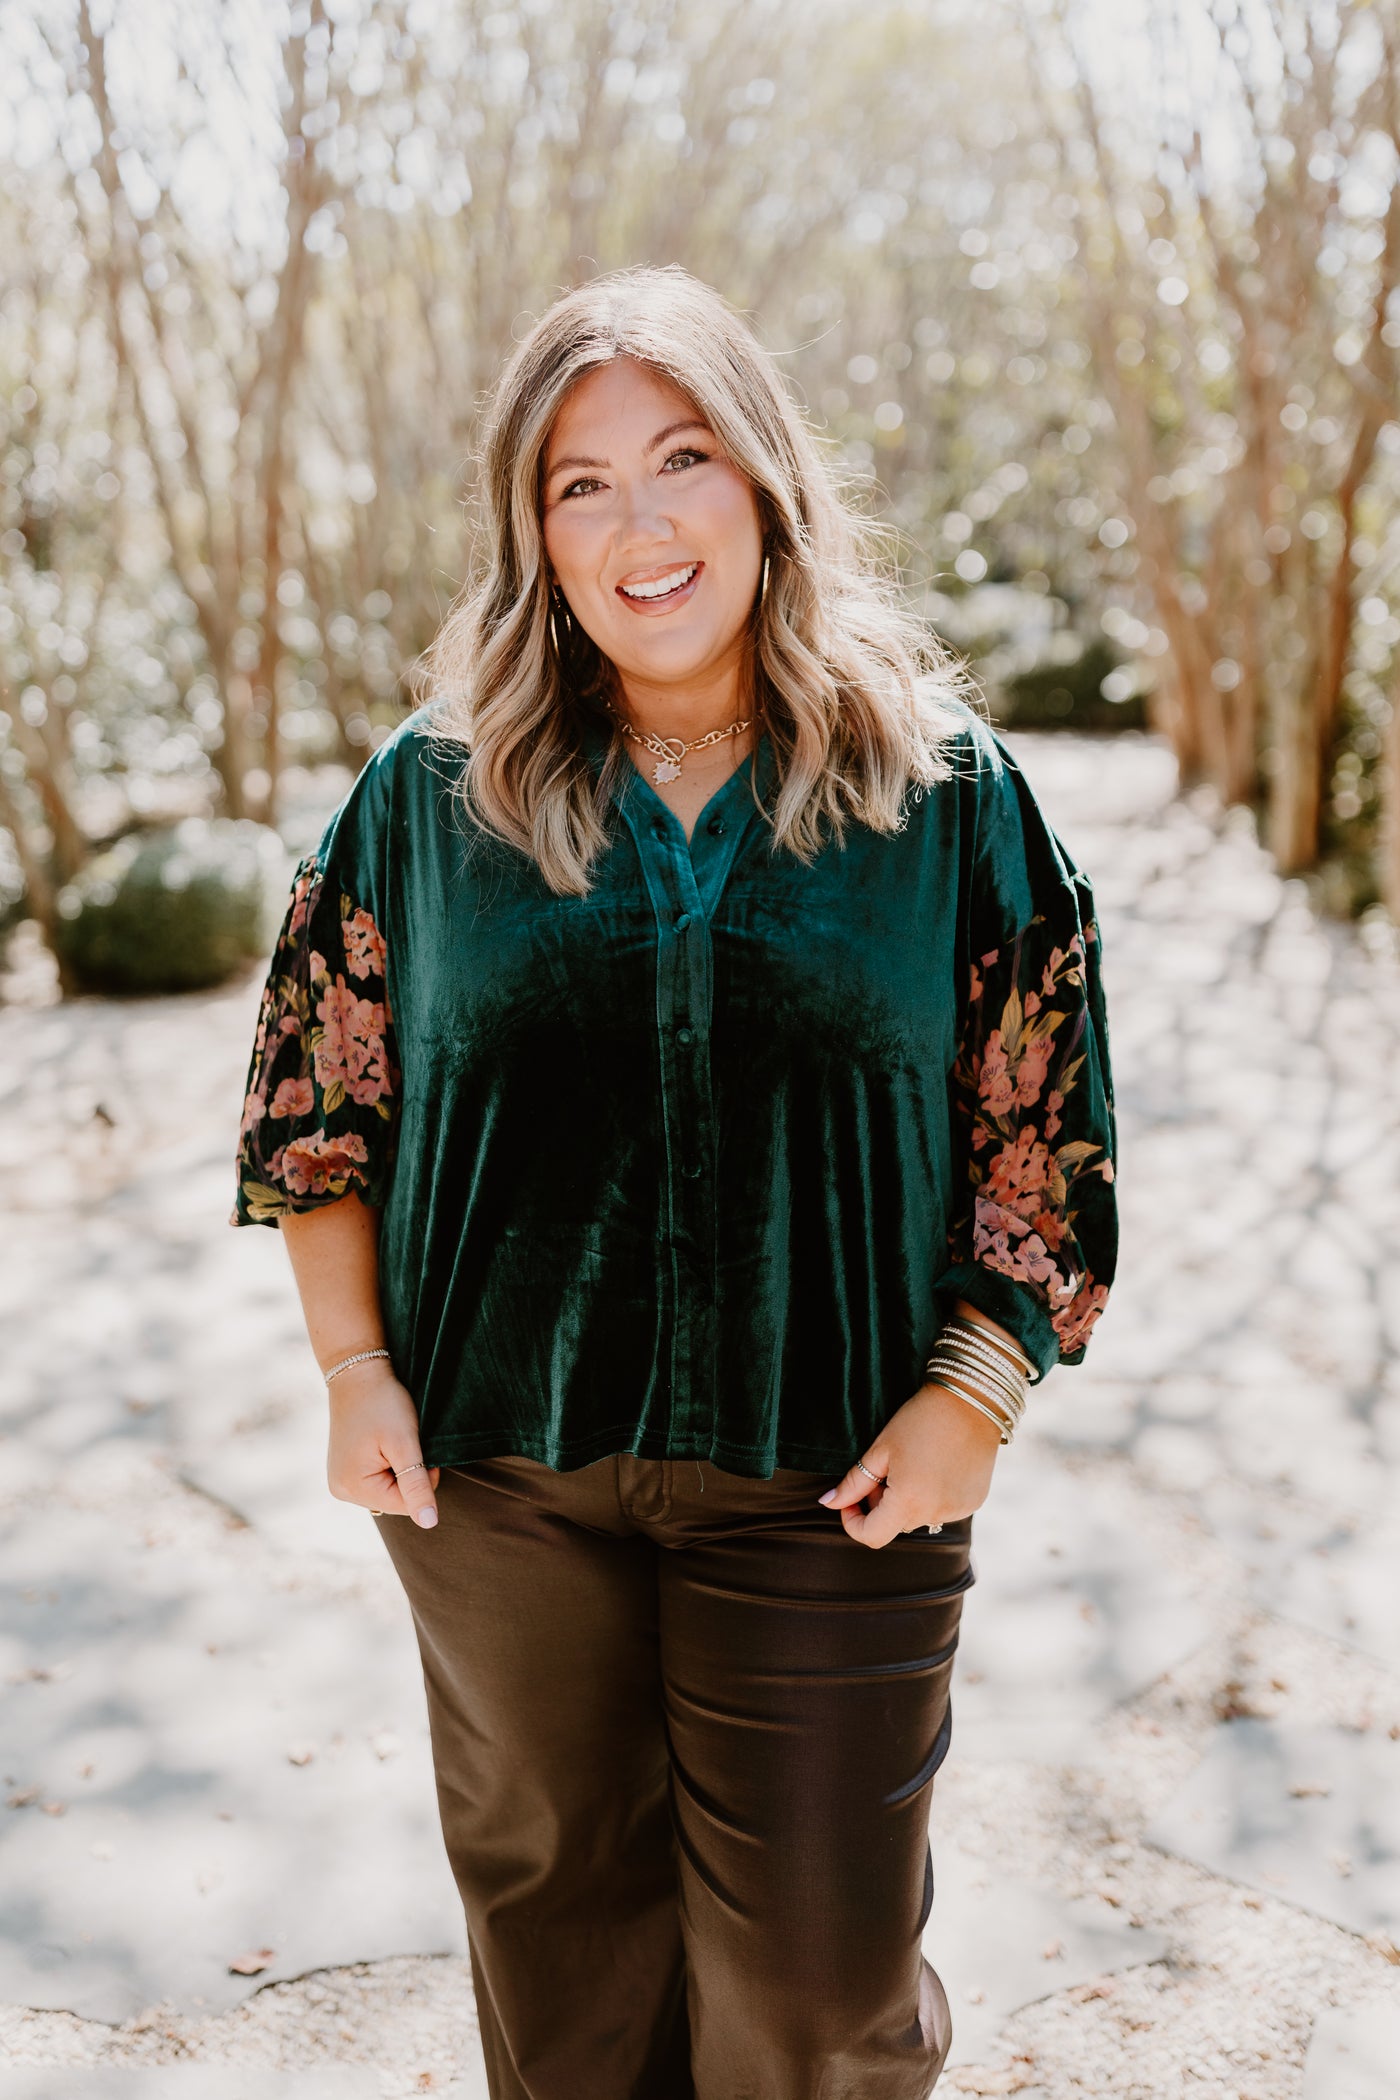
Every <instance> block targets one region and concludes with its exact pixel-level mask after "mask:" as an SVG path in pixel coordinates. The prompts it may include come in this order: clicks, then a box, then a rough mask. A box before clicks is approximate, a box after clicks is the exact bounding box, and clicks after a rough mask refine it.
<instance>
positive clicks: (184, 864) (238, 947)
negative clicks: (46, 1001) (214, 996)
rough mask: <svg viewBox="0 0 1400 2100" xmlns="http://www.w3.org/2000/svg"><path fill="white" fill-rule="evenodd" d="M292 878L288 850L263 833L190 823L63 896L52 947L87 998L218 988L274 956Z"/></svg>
mask: <svg viewBox="0 0 1400 2100" xmlns="http://www.w3.org/2000/svg"><path fill="white" fill-rule="evenodd" d="M287 872H288V871H287V855H286V850H285V848H284V847H283V845H282V841H281V840H280V839H279V838H278V836H277V834H276V832H275V831H271V830H269V829H268V828H267V827H266V826H265V825H262V824H253V823H248V822H234V821H232V820H230V819H228V818H206V817H187V818H185V819H184V821H183V822H181V823H179V824H174V825H170V826H166V827H163V828H162V829H160V830H151V831H139V832H131V833H129V834H128V835H127V837H125V838H122V839H119V840H118V841H117V843H116V844H115V845H114V846H109V847H108V848H107V850H106V851H105V852H103V853H100V854H99V855H98V856H97V858H96V859H95V860H93V861H90V862H89V864H88V865H87V867H86V868H84V869H83V871H82V873H81V874H80V875H79V876H78V877H77V879H76V880H75V881H74V882H72V883H70V884H69V885H68V887H67V888H66V889H64V890H63V891H62V892H61V893H60V896H59V899H58V911H59V919H58V925H57V927H56V928H55V931H54V947H55V948H56V950H57V951H58V956H59V960H60V961H61V962H62V964H63V965H64V968H65V970H66V971H67V973H68V975H69V977H70V978H71V980H72V982H73V983H74V984H75V985H76V986H78V988H79V989H81V990H84V991H94V992H179V991H191V990H194V989H195V988H196V987H197V986H200V985H210V984H218V983H219V982H220V981H221V980H222V979H223V978H225V977H228V976H229V975H231V974H232V972H233V971H234V970H236V969H237V968H238V966H239V964H240V963H241V962H243V961H244V960H245V958H247V957H248V956H256V955H263V954H265V953H266V952H267V950H268V948H269V947H270V945H271V941H272V938H273V933H274V931H275V928H273V927H271V925H270V917H271V914H272V912H273V910H274V907H275V903H276V901H277V900H278V899H279V898H280V894H281V891H282V889H283V887H284V886H285V880H286V876H287Z"/></svg>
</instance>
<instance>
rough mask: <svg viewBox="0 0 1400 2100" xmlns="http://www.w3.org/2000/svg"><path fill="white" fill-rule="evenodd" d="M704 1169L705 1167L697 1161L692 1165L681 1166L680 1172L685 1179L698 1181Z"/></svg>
mask: <svg viewBox="0 0 1400 2100" xmlns="http://www.w3.org/2000/svg"><path fill="white" fill-rule="evenodd" d="M704 1171H705V1169H704V1168H703V1167H702V1166H700V1165H699V1164H698V1163H697V1164H696V1165H695V1166H693V1167H682V1168H681V1172H682V1174H684V1176H685V1178H686V1180H687V1181H698V1180H699V1179H700V1176H701V1175H702V1174H703V1173H704Z"/></svg>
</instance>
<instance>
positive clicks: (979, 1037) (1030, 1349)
mask: <svg viewBox="0 0 1400 2100" xmlns="http://www.w3.org/2000/svg"><path fill="white" fill-rule="evenodd" d="M988 746H990V747H991V748H990V750H988V749H987V747H988ZM988 759H990V766H988V765H987V760H988ZM979 803H980V806H979V834H980V835H979V842H978V850H977V851H976V853H975V854H974V855H973V857H972V861H971V884H970V893H969V895H968V897H967V899H966V911H965V925H966V929H967V931H966V949H967V952H966V955H965V963H964V967H965V972H966V976H965V996H964V1000H963V1007H962V1014H961V1026H960V1032H959V1038H958V1050H957V1058H956V1061H955V1064H954V1067H953V1071H952V1074H951V1088H950V1099H951V1107H952V1114H953V1122H954V1132H955V1147H954V1149H955V1157H956V1159H957V1162H958V1179H959V1186H960V1190H961V1199H960V1203H959V1206H958V1210H957V1214H956V1215H955V1217H954V1219H953V1222H952V1225H951V1227H950V1230H949V1236H948V1238H949V1257H950V1263H951V1266H950V1267H949V1269H948V1270H947V1271H946V1272H945V1273H944V1274H943V1275H942V1276H940V1278H939V1290H940V1292H941V1293H944V1294H946V1296H947V1297H948V1298H949V1299H951V1298H953V1297H963V1298H966V1299H967V1300H968V1301H969V1302H970V1303H972V1304H974V1305H976V1306H978V1307H979V1309H980V1310H982V1311H984V1312H985V1313H987V1314H988V1315H989V1317H990V1318H992V1319H995V1320H997V1321H999V1322H1000V1323H1001V1324H1002V1325H1003V1326H1005V1327H1006V1328H1007V1329H1008V1330H1009V1331H1010V1332H1011V1333H1012V1334H1014V1335H1015V1336H1016V1339H1017V1340H1018V1341H1019V1342H1020V1343H1021V1345H1022V1347H1023V1348H1024V1349H1025V1351H1026V1353H1027V1355H1028V1356H1029V1357H1030V1358H1031V1360H1032V1361H1033V1363H1034V1364H1035V1366H1036V1369H1037V1371H1038V1372H1039V1373H1041V1374H1042V1375H1043V1373H1044V1372H1045V1371H1047V1370H1048V1369H1050V1367H1051V1366H1052V1365H1053V1364H1055V1363H1057V1362H1058V1363H1071V1364H1072V1363H1078V1362H1079V1361H1081V1359H1082V1358H1083V1356H1084V1352H1085V1347H1086V1344H1087V1342H1088V1339H1089V1336H1090V1333H1091V1331H1092V1329H1093V1327H1094V1324H1095V1322H1096V1321H1097V1320H1098V1318H1099V1316H1100V1314H1101V1313H1102V1312H1103V1310H1104V1307H1105V1305H1106V1304H1107V1302H1108V1293H1109V1286H1110V1284H1111V1283H1112V1281H1113V1275H1114V1268H1115V1263H1116V1257H1117V1244H1118V1231H1117V1200H1116V1199H1117V1192H1116V1188H1115V1185H1114V1184H1115V1174H1116V1168H1117V1134H1116V1120H1115V1114H1114V1106H1113V1095H1112V1079H1111V1074H1110V1067H1109V1053H1108V1021H1107V1015H1106V1011H1105V1003H1104V989H1103V978H1102V967H1101V965H1102V953H1103V943H1102V937H1101V934H1100V930H1099V924H1098V919H1097V914H1096V910H1095V903H1094V894H1093V889H1092V886H1091V884H1090V881H1089V878H1088V876H1087V875H1085V874H1084V872H1083V871H1082V869H1080V868H1078V867H1077V866H1076V864H1075V862H1074V860H1073V859H1072V858H1071V856H1070V855H1069V853H1068V852H1067V850H1066V848H1065V847H1064V845H1063V844H1062V842H1061V841H1060V840H1059V839H1058V838H1057V837H1056V835H1055V833H1054V832H1053V831H1052V830H1051V828H1050V826H1049V825H1048V823H1047V822H1046V820H1045V818H1044V815H1043V813H1042V812H1041V810H1040V808H1039V806H1038V804H1037V803H1036V801H1035V798H1034V796H1033V795H1032V793H1031V790H1030V788H1029V786H1028V785H1027V783H1026V781H1025V779H1024V776H1023V775H1022V774H1021V773H1020V771H1019V769H1018V768H1017V766H1016V764H1015V761H1014V759H1012V758H1011V756H1010V754H1009V753H1008V752H1007V750H1006V748H1005V746H1004V745H1002V744H1001V742H1000V740H999V739H996V738H993V737H992V736H990V734H986V736H985V743H984V747H983V771H982V774H981V795H980V797H979Z"/></svg>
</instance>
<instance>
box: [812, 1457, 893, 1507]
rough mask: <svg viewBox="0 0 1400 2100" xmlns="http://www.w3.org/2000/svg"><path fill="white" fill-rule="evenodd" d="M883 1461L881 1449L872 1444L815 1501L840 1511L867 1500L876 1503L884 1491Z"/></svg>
mask: <svg viewBox="0 0 1400 2100" xmlns="http://www.w3.org/2000/svg"><path fill="white" fill-rule="evenodd" d="M884 1460H885V1452H884V1449H883V1447H882V1446H881V1445H879V1444H872V1445H871V1447H870V1449H869V1450H868V1451H864V1452H862V1453H861V1456H860V1459H859V1461H858V1462H857V1463H856V1464H855V1465H853V1466H852V1467H851V1470H850V1472H849V1473H843V1474H842V1476H841V1478H840V1480H838V1481H837V1483H836V1485H835V1487H834V1488H828V1489H827V1491H826V1493H825V1494H824V1495H819V1496H818V1497H817V1500H818V1501H819V1502H824V1503H825V1504H826V1506H827V1508H828V1509H841V1510H846V1509H850V1508H852V1507H853V1506H854V1505H855V1504H856V1503H857V1502H864V1501H865V1500H866V1499H867V1498H873V1499H874V1500H875V1501H877V1502H878V1500H879V1499H880V1496H881V1494H882V1493H883V1491H884V1482H885V1465H884ZM872 1474H873V1475H874V1478H873V1479H872V1477H871V1475H872Z"/></svg>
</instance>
